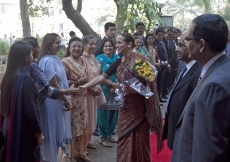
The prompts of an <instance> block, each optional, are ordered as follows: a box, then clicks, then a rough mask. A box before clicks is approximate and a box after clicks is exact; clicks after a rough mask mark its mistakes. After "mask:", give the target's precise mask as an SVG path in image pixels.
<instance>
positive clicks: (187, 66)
mask: <svg viewBox="0 0 230 162" xmlns="http://www.w3.org/2000/svg"><path fill="white" fill-rule="evenodd" d="M195 63H196V60H192V61H190V62H189V63H188V64H186V68H187V71H186V72H185V73H184V75H183V77H184V76H185V74H186V73H187V72H188V71H189V69H191V67H192V66H193V65H194V64H195Z"/></svg>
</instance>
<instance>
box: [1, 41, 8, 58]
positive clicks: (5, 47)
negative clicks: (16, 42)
mask: <svg viewBox="0 0 230 162" xmlns="http://www.w3.org/2000/svg"><path fill="white" fill-rule="evenodd" d="M9 51H10V43H8V42H6V41H4V40H0V55H8V53H9Z"/></svg>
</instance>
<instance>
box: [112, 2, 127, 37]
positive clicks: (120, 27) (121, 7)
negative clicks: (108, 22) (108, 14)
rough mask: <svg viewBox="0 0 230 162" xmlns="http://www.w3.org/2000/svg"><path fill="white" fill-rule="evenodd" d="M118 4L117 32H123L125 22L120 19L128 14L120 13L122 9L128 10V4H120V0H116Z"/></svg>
mask: <svg viewBox="0 0 230 162" xmlns="http://www.w3.org/2000/svg"><path fill="white" fill-rule="evenodd" d="M114 2H115V4H116V6H117V16H116V22H117V33H122V28H123V26H124V22H123V21H119V19H120V18H121V17H123V16H127V15H122V14H120V10H127V8H128V5H126V4H123V5H122V6H120V5H119V4H118V0H114Z"/></svg>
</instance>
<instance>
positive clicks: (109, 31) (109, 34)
mask: <svg viewBox="0 0 230 162" xmlns="http://www.w3.org/2000/svg"><path fill="white" fill-rule="evenodd" d="M104 29H105V36H104V38H103V39H102V40H101V41H100V42H98V43H97V45H96V49H95V51H94V56H95V57H97V55H99V54H101V53H102V51H103V49H102V47H101V45H102V42H103V40H105V39H114V37H115V34H116V31H117V28H116V24H114V23H111V22H107V23H105V25H104Z"/></svg>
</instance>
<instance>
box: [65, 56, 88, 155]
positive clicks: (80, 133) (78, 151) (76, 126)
mask: <svg viewBox="0 0 230 162" xmlns="http://www.w3.org/2000/svg"><path fill="white" fill-rule="evenodd" d="M82 62H83V67H82V68H81V67H80V68H78V67H77V66H76V65H75V63H74V62H73V61H72V60H71V59H70V58H69V57H65V58H63V59H62V63H63V65H64V68H65V71H66V75H67V79H68V80H72V81H78V80H79V79H80V78H81V77H82V75H89V71H88V65H87V63H86V62H85V60H82ZM71 103H72V105H73V108H72V110H71V130H72V144H71V152H70V156H71V158H74V157H78V156H86V148H87V144H88V138H87V137H88V134H87V132H88V111H87V96H86V95H84V96H83V95H82V96H76V95H71Z"/></svg>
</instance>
